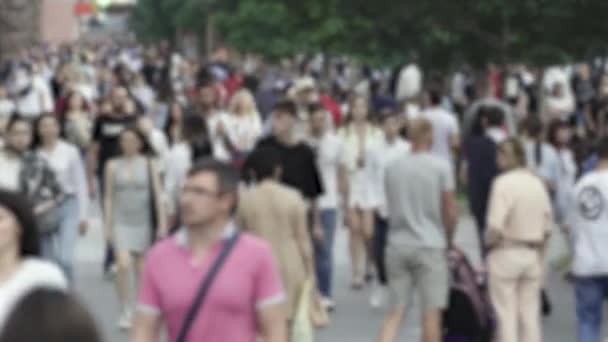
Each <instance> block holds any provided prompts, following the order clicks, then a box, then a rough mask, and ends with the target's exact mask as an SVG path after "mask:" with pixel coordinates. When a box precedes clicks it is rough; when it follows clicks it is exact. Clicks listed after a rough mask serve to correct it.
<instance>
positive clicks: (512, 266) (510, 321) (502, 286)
mask: <svg viewBox="0 0 608 342" xmlns="http://www.w3.org/2000/svg"><path fill="white" fill-rule="evenodd" d="M542 263H543V261H542V257H541V253H540V252H538V251H535V250H533V249H529V248H525V247H504V248H498V249H496V250H494V251H492V252H491V253H490V255H489V256H488V274H489V287H490V299H491V301H492V304H493V306H494V310H495V312H496V320H497V339H496V341H497V342H541V341H542V340H543V339H542V329H541V312H540V292H541V286H542V278H543V267H542Z"/></svg>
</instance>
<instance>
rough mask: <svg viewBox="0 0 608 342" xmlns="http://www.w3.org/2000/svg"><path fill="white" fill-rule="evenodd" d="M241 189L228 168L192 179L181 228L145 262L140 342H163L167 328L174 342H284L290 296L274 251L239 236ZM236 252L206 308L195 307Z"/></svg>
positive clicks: (203, 171) (200, 169)
mask: <svg viewBox="0 0 608 342" xmlns="http://www.w3.org/2000/svg"><path fill="white" fill-rule="evenodd" d="M238 183H239V175H238V172H237V171H236V169H235V168H234V167H233V166H231V165H229V164H226V163H223V162H219V161H215V160H204V161H202V162H200V163H199V164H197V165H196V166H194V167H193V168H192V170H191V171H190V173H189V176H188V179H187V180H186V183H185V185H184V188H183V192H182V196H181V201H180V206H181V210H180V214H181V221H182V223H183V228H182V229H181V230H179V231H178V232H177V233H176V234H175V235H173V236H171V237H170V238H168V239H165V240H163V241H161V242H159V243H158V244H156V245H155V246H154V247H153V248H152V249H151V250H150V252H149V253H148V256H147V257H146V262H145V266H144V270H143V276H142V286H141V291H140V295H139V307H138V315H137V319H136V323H135V329H134V335H133V336H134V337H133V341H134V342H158V341H160V336H159V335H160V330H161V326H162V323H163V320H164V323H166V326H167V330H168V333H169V341H170V342H174V341H177V340H178V336H181V335H184V336H185V337H186V338H185V341H243V342H255V341H256V339H257V338H258V336H260V337H261V338H262V339H263V340H264V341H266V342H284V341H286V339H287V332H286V329H287V324H286V323H287V319H286V316H285V312H284V307H283V301H284V299H285V294H284V292H283V288H282V284H281V280H280V275H279V271H278V268H277V266H276V264H275V261H274V260H273V256H272V253H271V249H270V247H269V245H268V244H267V243H266V242H263V241H261V240H259V239H257V238H255V237H253V236H250V235H248V234H245V233H241V234H240V235H236V234H239V233H238V228H237V227H236V226H235V224H234V223H233V221H232V213H233V211H234V210H235V207H236V201H237V188H238ZM231 245H232V246H233V247H232V249H231V250H230V249H229V251H230V252H229V253H228V254H227V255H226V258H225V259H224V262H223V263H222V264H220V267H219V271H218V272H217V273H216V275H215V277H214V278H212V279H213V280H212V281H211V283H210V287H208V290H207V293H206V296H205V297H203V298H204V301H203V302H202V303H201V304H200V305H199V306H198V307H195V306H194V307H193V303H195V298H196V297H198V296H197V295H198V294H199V293H200V291H201V289H203V288H204V287H203V286H202V285H203V284H204V283H206V282H207V281H208V280H207V279H208V277H209V276H210V274H213V269H214V268H215V267H214V266H215V264H217V260H218V259H219V260H221V259H220V257H221V256H222V255H224V253H225V248H229V247H230V246H231ZM203 279H205V280H203ZM192 312H194V313H195V314H194V316H193V317H192V316H191V313H192ZM189 316H190V318H191V319H190V320H189V321H190V322H191V323H192V324H191V325H190V329H185V327H186V326H187V325H186V324H185V322H186V321H188V317H189Z"/></svg>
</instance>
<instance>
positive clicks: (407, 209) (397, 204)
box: [380, 119, 457, 342]
mask: <svg viewBox="0 0 608 342" xmlns="http://www.w3.org/2000/svg"><path fill="white" fill-rule="evenodd" d="M410 134H411V138H412V144H413V151H412V154H411V155H404V156H402V157H400V158H398V159H397V160H395V161H394V162H392V163H391V164H389V165H388V167H387V170H386V175H385V176H386V177H385V184H384V185H385V187H386V203H388V221H389V237H388V247H387V250H386V269H387V276H388V282H389V288H390V290H391V292H392V301H391V303H392V305H393V306H392V310H390V311H389V313H388V315H387V317H386V319H385V321H384V325H383V327H382V333H381V338H380V341H381V342H393V341H395V338H396V336H397V334H398V333H399V331H400V326H401V322H402V321H403V319H404V317H405V312H406V311H407V308H408V305H409V304H410V299H411V297H412V294H413V291H414V290H416V289H417V290H418V292H419V294H420V299H421V300H420V303H421V306H422V309H423V310H424V313H423V317H424V319H423V322H422V329H423V330H424V331H423V335H424V336H426V339H425V341H440V340H441V312H442V310H443V309H445V308H446V306H447V301H448V290H449V273H448V262H447V253H446V252H447V247H448V246H450V245H451V244H452V237H453V234H454V230H455V226H456V216H457V214H456V200H455V196H454V179H453V176H452V172H451V167H450V165H449V162H448V161H446V160H442V159H441V158H439V157H436V156H434V155H432V154H431V148H432V146H433V126H432V124H431V122H430V121H429V120H427V119H418V120H416V121H414V122H413V123H412V125H411V126H410Z"/></svg>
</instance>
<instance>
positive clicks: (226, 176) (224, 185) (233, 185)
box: [188, 158, 240, 194]
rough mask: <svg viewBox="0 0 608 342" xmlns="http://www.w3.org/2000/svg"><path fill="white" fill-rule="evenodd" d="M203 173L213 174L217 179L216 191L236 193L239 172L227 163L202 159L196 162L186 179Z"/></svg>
mask: <svg viewBox="0 0 608 342" xmlns="http://www.w3.org/2000/svg"><path fill="white" fill-rule="evenodd" d="M203 172H210V173H213V174H214V175H215V176H216V177H217V182H218V191H219V192H220V193H223V194H227V193H236V191H237V190H238V186H239V180H240V179H239V172H238V171H237V169H236V168H235V167H234V166H233V165H232V164H229V163H225V162H222V161H219V160H216V159H213V158H204V159H201V160H199V161H197V162H196V163H195V164H194V166H193V167H192V168H191V169H190V171H189V172H188V177H193V176H196V175H198V174H200V173H203Z"/></svg>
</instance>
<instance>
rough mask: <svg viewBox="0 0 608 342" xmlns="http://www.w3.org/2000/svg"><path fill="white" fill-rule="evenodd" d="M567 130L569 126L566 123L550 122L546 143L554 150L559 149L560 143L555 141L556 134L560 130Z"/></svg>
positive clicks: (557, 120) (559, 121)
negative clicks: (554, 148)
mask: <svg viewBox="0 0 608 342" xmlns="http://www.w3.org/2000/svg"><path fill="white" fill-rule="evenodd" d="M569 128H570V126H568V123H566V122H563V121H561V120H559V119H556V120H553V121H551V123H550V124H549V128H548V130H547V141H548V142H549V144H551V145H553V146H554V147H556V148H557V147H560V143H559V142H558V141H557V133H558V132H559V130H560V129H569Z"/></svg>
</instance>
